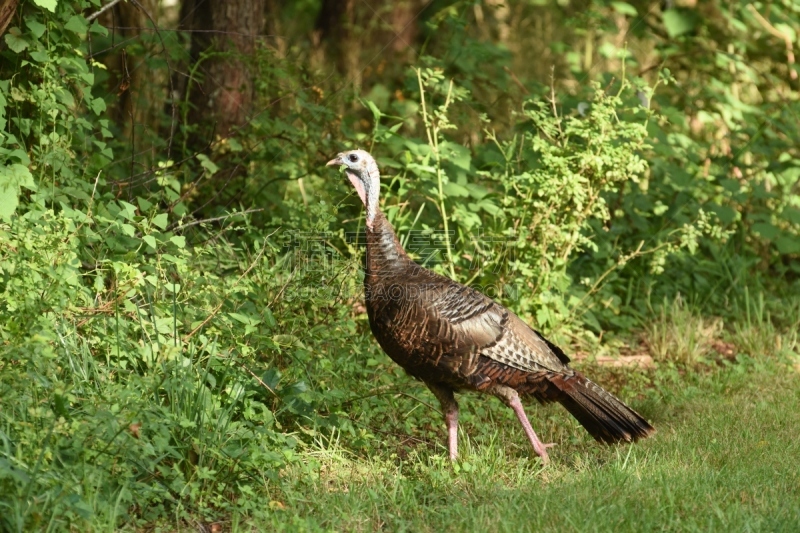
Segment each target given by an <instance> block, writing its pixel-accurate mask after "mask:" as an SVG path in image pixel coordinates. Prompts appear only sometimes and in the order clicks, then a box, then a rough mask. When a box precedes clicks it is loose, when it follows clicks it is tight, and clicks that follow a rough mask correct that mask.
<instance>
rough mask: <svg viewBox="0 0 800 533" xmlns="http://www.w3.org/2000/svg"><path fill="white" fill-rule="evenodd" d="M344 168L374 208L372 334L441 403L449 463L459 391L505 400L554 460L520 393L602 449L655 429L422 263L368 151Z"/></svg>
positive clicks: (346, 155) (540, 450)
mask: <svg viewBox="0 0 800 533" xmlns="http://www.w3.org/2000/svg"><path fill="white" fill-rule="evenodd" d="M332 165H341V166H344V167H345V172H346V174H347V177H348V178H349V179H350V183H352V184H353V187H355V189H356V192H358V195H359V197H360V198H361V201H362V202H363V203H364V206H365V207H366V211H367V213H366V218H367V221H366V222H367V224H366V225H367V227H366V242H367V253H366V276H365V279H364V292H365V299H366V307H367V315H368V316H369V324H370V328H371V329H372V333H373V334H374V335H375V338H376V339H377V340H378V343H379V344H380V345H381V347H382V348H383V350H384V351H385V352H386V353H387V354H388V355H389V357H391V358H392V359H393V360H394V361H395V362H396V363H397V364H399V365H400V366H401V367H403V368H404V369H405V370H406V371H407V372H408V373H409V374H411V375H412V376H413V377H415V378H417V379H420V380H422V381H423V382H424V383H425V384H426V385H427V386H428V388H429V389H430V390H431V392H433V394H434V395H435V396H436V398H438V400H439V401H440V402H441V404H442V411H443V413H444V417H445V423H446V425H447V431H448V450H449V452H450V459H452V460H455V459H456V456H457V450H458V445H457V434H458V404H457V403H456V400H455V397H454V395H453V393H454V392H456V391H465V390H466V391H470V390H472V391H479V392H487V393H489V394H492V395H494V396H497V397H498V398H499V399H500V400H501V401H502V402H503V403H505V404H506V405H507V406H509V407H511V408H512V409H513V410H514V413H515V414H516V415H517V418H518V419H519V421H520V423H521V424H522V427H523V428H524V430H525V434H526V435H527V437H528V440H529V441H530V443H531V445H532V446H533V449H534V451H535V452H536V453H537V454H538V455H539V457H541V459H542V461H543V462H545V463H546V462H547V461H548V457H547V450H546V448H547V447H549V446H551V445H547V444H542V442H541V441H540V440H539V438H538V437H537V436H536V433H534V431H533V428H532V427H531V424H530V422H529V421H528V418H527V417H526V416H525V411H524V409H523V407H522V403H521V402H520V395H523V396H533V397H534V398H536V399H537V400H539V401H540V402H542V403H546V402H552V401H557V402H559V403H560V404H561V405H563V406H564V407H565V408H566V409H567V411H569V412H570V413H572V416H574V417H575V418H577V419H578V422H580V423H581V425H583V427H584V428H586V430H587V431H588V432H589V433H590V434H591V435H592V436H593V437H594V438H595V439H596V440H598V441H601V442H606V443H612V442H618V441H628V442H630V441H634V440H636V439H639V438H644V437H647V436H649V435H651V434H652V433H653V432H654V431H655V429H654V428H653V427H652V426H651V425H650V424H648V423H647V421H646V420H645V419H644V418H642V417H641V416H640V415H639V414H637V413H636V412H635V411H633V410H632V409H631V408H629V407H628V406H626V405H625V404H624V403H622V402H621V401H620V400H618V399H617V398H616V397H614V396H613V395H612V394H610V393H608V392H606V391H605V390H603V389H602V388H601V387H600V386H599V385H596V384H595V383H592V382H591V381H589V380H588V379H586V378H585V377H584V376H583V375H582V374H581V373H580V372H577V371H575V370H572V369H571V368H570V367H569V366H568V365H567V363H569V358H568V357H567V356H566V355H565V354H564V352H563V351H561V349H559V348H558V347H557V346H555V345H554V344H552V343H551V342H549V341H548V340H547V339H545V338H544V337H543V336H542V335H541V334H540V333H539V332H537V331H535V330H533V329H531V328H530V327H528V325H527V324H525V323H524V322H523V321H522V320H521V319H520V318H519V317H517V316H516V315H515V314H514V313H512V312H511V311H509V310H508V309H505V308H504V307H503V306H501V305H500V304H498V303H496V302H494V301H493V300H491V299H490V298H488V297H486V296H484V295H483V294H481V293H479V292H478V291H476V290H474V289H472V288H470V287H466V286H464V285H461V284H459V283H456V282H455V281H453V280H451V279H448V278H446V277H444V276H440V275H439V274H436V273H434V272H431V271H430V270H427V269H425V268H423V267H422V266H420V265H418V264H416V263H414V261H412V260H411V259H410V258H409V257H408V255H407V254H406V253H405V251H404V250H403V247H402V246H401V244H400V241H398V240H397V236H396V235H395V233H394V230H393V229H392V226H391V225H390V224H389V222H388V220H386V217H385V216H384V214H383V213H382V212H381V210H380V208H379V207H378V195H379V192H380V174H379V172H378V166H377V164H376V163H375V160H374V159H373V158H372V156H370V155H369V153H367V152H365V151H363V150H352V151H349V152H342V153H340V154H339V155H337V156H336V158H335V159H332V160H331V161H329V162H328V166H332Z"/></svg>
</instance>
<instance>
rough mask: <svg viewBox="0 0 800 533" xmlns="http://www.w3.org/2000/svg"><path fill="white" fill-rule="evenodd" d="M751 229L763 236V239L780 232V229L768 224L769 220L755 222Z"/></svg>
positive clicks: (771, 237) (772, 236)
mask: <svg viewBox="0 0 800 533" xmlns="http://www.w3.org/2000/svg"><path fill="white" fill-rule="evenodd" d="M753 231H755V232H756V233H758V234H759V235H761V236H762V237H764V238H765V239H770V240H772V239H774V238H775V237H777V236H778V233H780V230H778V228H776V227H775V226H773V225H772V224H770V223H769V222H757V223H755V224H753Z"/></svg>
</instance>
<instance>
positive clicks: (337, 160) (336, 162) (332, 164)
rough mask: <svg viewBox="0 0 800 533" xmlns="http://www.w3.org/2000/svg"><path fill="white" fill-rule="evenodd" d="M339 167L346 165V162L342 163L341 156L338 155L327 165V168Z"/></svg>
mask: <svg viewBox="0 0 800 533" xmlns="http://www.w3.org/2000/svg"><path fill="white" fill-rule="evenodd" d="M337 165H344V161H342V158H341V156H338V155H337V156H336V157H334V158H333V159H331V160H330V161H328V162H327V163H325V166H326V167H335V166H337Z"/></svg>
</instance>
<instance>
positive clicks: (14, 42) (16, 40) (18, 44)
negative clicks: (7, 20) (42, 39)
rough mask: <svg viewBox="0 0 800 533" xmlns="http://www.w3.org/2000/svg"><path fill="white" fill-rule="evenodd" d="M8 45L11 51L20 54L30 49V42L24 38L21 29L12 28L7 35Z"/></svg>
mask: <svg viewBox="0 0 800 533" xmlns="http://www.w3.org/2000/svg"><path fill="white" fill-rule="evenodd" d="M6 44H7V45H8V47H9V48H10V49H11V51H12V52H14V53H15V54H18V53H20V52H22V51H23V50H25V49H26V48H28V45H29V43H28V41H26V40H25V39H23V38H22V33H21V32H20V31H19V28H11V29H10V30H8V33H6Z"/></svg>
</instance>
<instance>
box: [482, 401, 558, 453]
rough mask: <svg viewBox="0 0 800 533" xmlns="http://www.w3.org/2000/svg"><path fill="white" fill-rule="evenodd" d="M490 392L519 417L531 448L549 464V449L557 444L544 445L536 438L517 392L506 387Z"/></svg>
mask: <svg viewBox="0 0 800 533" xmlns="http://www.w3.org/2000/svg"><path fill="white" fill-rule="evenodd" d="M489 392H491V393H492V394H494V395H495V396H497V397H498V398H500V399H501V400H502V401H503V403H505V404H506V405H507V406H509V407H510V408H512V409H513V410H514V414H516V415H517V418H518V419H519V423H520V424H522V429H524V430H525V435H526V436H527V437H528V441H529V442H530V443H531V446H533V451H535V452H536V455H538V456H539V457H540V458H541V459H542V463H544V464H547V463H549V462H550V458H549V457H547V448H550V447H551V446H555V444H542V441H540V440H539V437H537V436H536V433H535V432H534V431H533V427H531V423H530V422H529V421H528V417H527V416H526V415H525V409H523V407H522V402H521V401H520V400H519V394H517V391H515V390H514V389H512V388H511V387H506V386H505V385H494V386H493V387H492V389H490V390H489Z"/></svg>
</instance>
